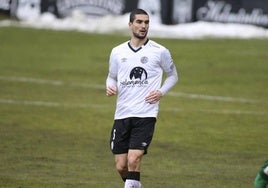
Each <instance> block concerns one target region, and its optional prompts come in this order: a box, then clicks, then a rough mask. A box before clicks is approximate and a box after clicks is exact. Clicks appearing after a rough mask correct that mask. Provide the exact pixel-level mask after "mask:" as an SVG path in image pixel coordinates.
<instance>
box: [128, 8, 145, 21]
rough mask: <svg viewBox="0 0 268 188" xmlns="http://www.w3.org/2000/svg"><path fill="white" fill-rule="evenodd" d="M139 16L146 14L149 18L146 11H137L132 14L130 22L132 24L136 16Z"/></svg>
mask: <svg viewBox="0 0 268 188" xmlns="http://www.w3.org/2000/svg"><path fill="white" fill-rule="evenodd" d="M137 14H144V15H147V16H149V15H148V13H147V12H146V11H145V10H143V9H135V10H133V11H132V12H131V13H130V16H129V22H131V23H132V22H133V21H134V20H135V16H136V15H137Z"/></svg>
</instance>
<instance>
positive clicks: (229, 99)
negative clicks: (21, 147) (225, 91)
mask: <svg viewBox="0 0 268 188" xmlns="http://www.w3.org/2000/svg"><path fill="white" fill-rule="evenodd" d="M0 80H4V81H14V82H25V83H35V84H48V85H54V86H72V87H82V88H91V89H105V85H101V84H84V83H77V82H70V83H68V82H63V81H56V80H45V79H36V78H26V77H6V76H0ZM167 95H168V96H171V97H184V98H190V99H202V100H210V101H222V102H239V103H251V104H268V101H263V100H253V99H245V98H235V97H223V96H210V95H202V94H191V93H183V92H174V91H171V92H169V93H168V94H167Z"/></svg>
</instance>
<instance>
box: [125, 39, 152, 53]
mask: <svg viewBox="0 0 268 188" xmlns="http://www.w3.org/2000/svg"><path fill="white" fill-rule="evenodd" d="M148 42H149V39H147V40H146V41H145V43H144V44H143V45H142V46H145V45H146V44H147V43H148ZM127 44H128V47H129V48H130V49H131V50H132V51H133V52H138V51H140V50H141V49H142V46H141V47H139V48H137V49H134V48H133V47H132V46H131V45H130V42H128V43H127Z"/></svg>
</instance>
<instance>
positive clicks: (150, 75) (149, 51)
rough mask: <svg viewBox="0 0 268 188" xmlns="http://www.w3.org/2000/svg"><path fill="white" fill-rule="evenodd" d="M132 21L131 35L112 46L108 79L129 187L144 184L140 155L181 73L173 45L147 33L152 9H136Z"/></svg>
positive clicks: (115, 143) (118, 153)
mask: <svg viewBox="0 0 268 188" xmlns="http://www.w3.org/2000/svg"><path fill="white" fill-rule="evenodd" d="M128 25H129V28H130V31H131V38H130V40H129V41H126V42H124V43H122V44H120V45H118V46H116V47H114V48H113V49H112V51H111V54H110V60H109V73H108V76H107V80H106V95H107V96H113V95H116V94H117V102H116V110H115V115H114V124H113V128H112V130H111V138H110V147H111V151H112V152H113V154H114V157H115V166H116V169H117V171H118V172H119V174H120V175H121V177H122V179H123V181H124V182H125V184H124V185H125V186H124V188H141V187H142V185H141V182H140V166H141V160H142V156H143V155H145V154H146V153H147V149H148V146H149V145H150V143H151V140H152V138H153V133H154V128H155V123H156V118H157V114H158V104H159V100H160V98H161V97H163V96H164V95H165V94H166V93H167V92H168V91H169V90H170V89H171V88H172V87H173V86H174V85H175V84H176V83H177V81H178V74H177V70H176V67H175V65H174V63H173V60H172V58H171V54H170V52H169V50H168V49H166V48H165V47H164V46H162V45H160V44H158V43H156V42H154V41H152V40H150V39H148V38H147V32H148V29H149V15H148V13H147V12H145V11H144V10H142V9H136V10H134V11H132V12H131V13H130V19H129V24H128ZM163 73H165V75H166V77H165V80H164V82H163V83H162V75H163Z"/></svg>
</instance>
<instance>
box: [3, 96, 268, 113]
mask: <svg viewBox="0 0 268 188" xmlns="http://www.w3.org/2000/svg"><path fill="white" fill-rule="evenodd" d="M0 104H13V105H29V106H42V107H67V108H101V109H102V110H105V109H110V108H108V105H104V104H71V103H59V102H48V101H21V100H12V99H0ZM160 111H171V112H187V111H188V110H183V109H179V108H162V109H160ZM189 112H202V113H209V114H211V113H215V114H225V115H268V112H256V111H241V110H189Z"/></svg>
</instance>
